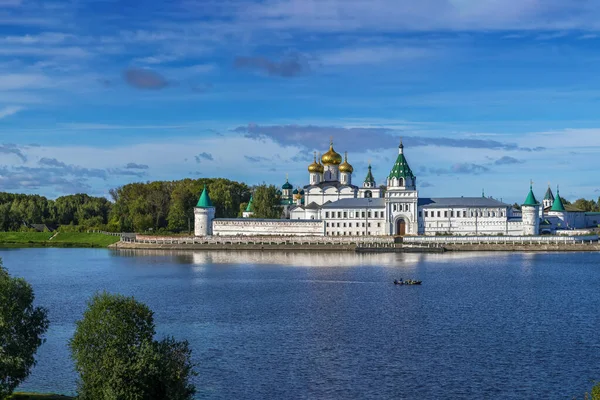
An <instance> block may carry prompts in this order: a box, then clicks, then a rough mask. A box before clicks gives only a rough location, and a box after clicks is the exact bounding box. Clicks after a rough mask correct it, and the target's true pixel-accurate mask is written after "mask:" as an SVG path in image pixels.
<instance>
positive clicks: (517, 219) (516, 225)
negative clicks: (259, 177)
mask: <svg viewBox="0 0 600 400" xmlns="http://www.w3.org/2000/svg"><path fill="white" fill-rule="evenodd" d="M397 151H398V154H397V158H396V161H395V162H394V164H393V165H392V167H391V169H390V173H389V175H388V176H387V178H386V185H381V186H378V185H377V183H376V180H375V177H374V176H373V173H372V171H371V165H370V164H369V166H368V169H367V172H366V177H365V179H364V180H363V182H361V183H360V185H355V184H353V174H354V168H353V167H352V165H351V164H350V163H349V162H348V154H347V153H345V154H344V157H342V156H341V155H340V154H339V153H337V152H336V151H335V150H334V146H333V141H331V142H330V145H329V150H328V151H327V152H325V153H324V154H323V155H322V156H320V157H317V155H316V153H315V155H314V159H313V162H312V163H311V164H310V165H309V166H308V184H307V185H305V186H304V187H303V188H298V189H294V188H293V186H292V185H291V184H290V183H289V181H288V180H287V179H286V182H285V184H284V185H283V186H282V187H281V191H280V196H281V205H282V208H283V210H284V213H283V218H282V219H278V220H277V219H276V220H262V219H256V218H251V217H252V199H251V200H250V203H249V204H248V208H247V209H246V210H245V212H244V214H243V215H244V218H233V219H215V218H214V207H212V204H210V198H209V197H208V192H207V190H206V189H205V190H204V191H203V192H202V195H201V197H200V200H199V201H198V205H197V207H196V208H195V210H194V211H195V216H196V217H195V221H196V229H195V233H196V235H197V236H206V235H213V234H214V235H244V236H248V235H298V236H302V235H304V236H315V235H316V236H390V235H391V236H405V235H488V236H489V235H512V236H520V235H539V234H555V233H560V231H568V230H571V231H572V230H574V229H585V228H587V227H596V226H598V223H600V214H599V213H586V212H583V211H581V210H577V209H575V208H573V207H566V206H564V205H563V202H562V200H561V198H560V195H559V193H558V190H557V194H556V197H555V196H554V194H553V193H552V190H551V189H550V188H548V190H547V191H546V194H545V196H544V199H543V201H542V203H540V202H538V201H537V199H536V197H535V194H534V192H533V186H530V188H529V193H528V194H527V197H526V199H525V201H524V202H523V204H522V206H521V208H520V209H516V208H513V206H512V205H509V204H506V203H503V202H501V201H498V200H496V199H494V198H492V197H485V196H484V195H482V196H481V197H438V198H429V197H420V196H419V192H418V190H417V178H416V176H415V175H414V173H413V172H412V170H411V168H410V166H409V164H408V161H407V158H406V156H405V154H404V145H403V144H402V142H400V145H399V146H398V150H397ZM207 204H210V206H208V205H207Z"/></svg>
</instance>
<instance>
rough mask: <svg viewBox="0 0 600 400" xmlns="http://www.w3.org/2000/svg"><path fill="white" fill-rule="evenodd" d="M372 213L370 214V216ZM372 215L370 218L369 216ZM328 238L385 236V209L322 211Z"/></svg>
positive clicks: (326, 209)
mask: <svg viewBox="0 0 600 400" xmlns="http://www.w3.org/2000/svg"><path fill="white" fill-rule="evenodd" d="M369 213H370V214H369ZM369 215H370V216H369ZM321 219H322V220H324V221H325V232H326V235H327V236H379V235H385V234H386V233H385V208H384V207H369V209H368V210H367V209H366V208H357V209H354V208H352V209H344V208H325V209H322V210H321Z"/></svg>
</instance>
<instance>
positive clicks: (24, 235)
mask: <svg viewBox="0 0 600 400" xmlns="http://www.w3.org/2000/svg"><path fill="white" fill-rule="evenodd" d="M51 236H52V232H0V243H28V242H32V243H39V242H45V241H46V240H48V239H50V237H51Z"/></svg>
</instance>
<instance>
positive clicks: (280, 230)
mask: <svg viewBox="0 0 600 400" xmlns="http://www.w3.org/2000/svg"><path fill="white" fill-rule="evenodd" d="M324 227H325V222H324V221H321V220H290V219H258V218H246V219H242V218H231V219H229V218H222V219H215V220H213V235H217V236H324V234H325V228H324Z"/></svg>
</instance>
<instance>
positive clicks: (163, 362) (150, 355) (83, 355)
mask: <svg viewBox="0 0 600 400" xmlns="http://www.w3.org/2000/svg"><path fill="white" fill-rule="evenodd" d="M154 334H155V327H154V318H153V313H152V311H151V310H150V309H149V308H148V307H147V306H146V305H144V304H142V303H140V302H138V301H136V300H135V299H133V298H132V297H124V296H121V295H111V294H108V293H100V294H96V295H95V296H94V297H92V299H91V300H90V302H89V303H88V308H87V310H86V311H85V312H84V315H83V318H82V319H81V320H80V321H78V322H77V326H76V330H75V335H74V336H73V338H72V339H71V341H70V343H69V346H70V348H71V354H72V357H73V360H74V361H75V368H76V370H77V372H78V373H79V376H80V381H79V389H78V390H79V398H80V399H83V400H87V399H93V400H105V399H106V400H109V399H110V400H113V399H131V400H138V399H139V400H159V399H165V400H169V399H177V400H187V399H191V398H192V396H193V394H194V392H195V389H194V387H193V385H191V384H190V382H189V379H190V377H191V376H193V375H195V372H194V371H193V364H192V363H191V361H190V359H191V351H190V349H189V346H188V344H187V342H185V341H184V342H177V341H175V340H174V339H171V338H168V339H164V340H162V341H160V342H157V341H154V340H153V337H154Z"/></svg>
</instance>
